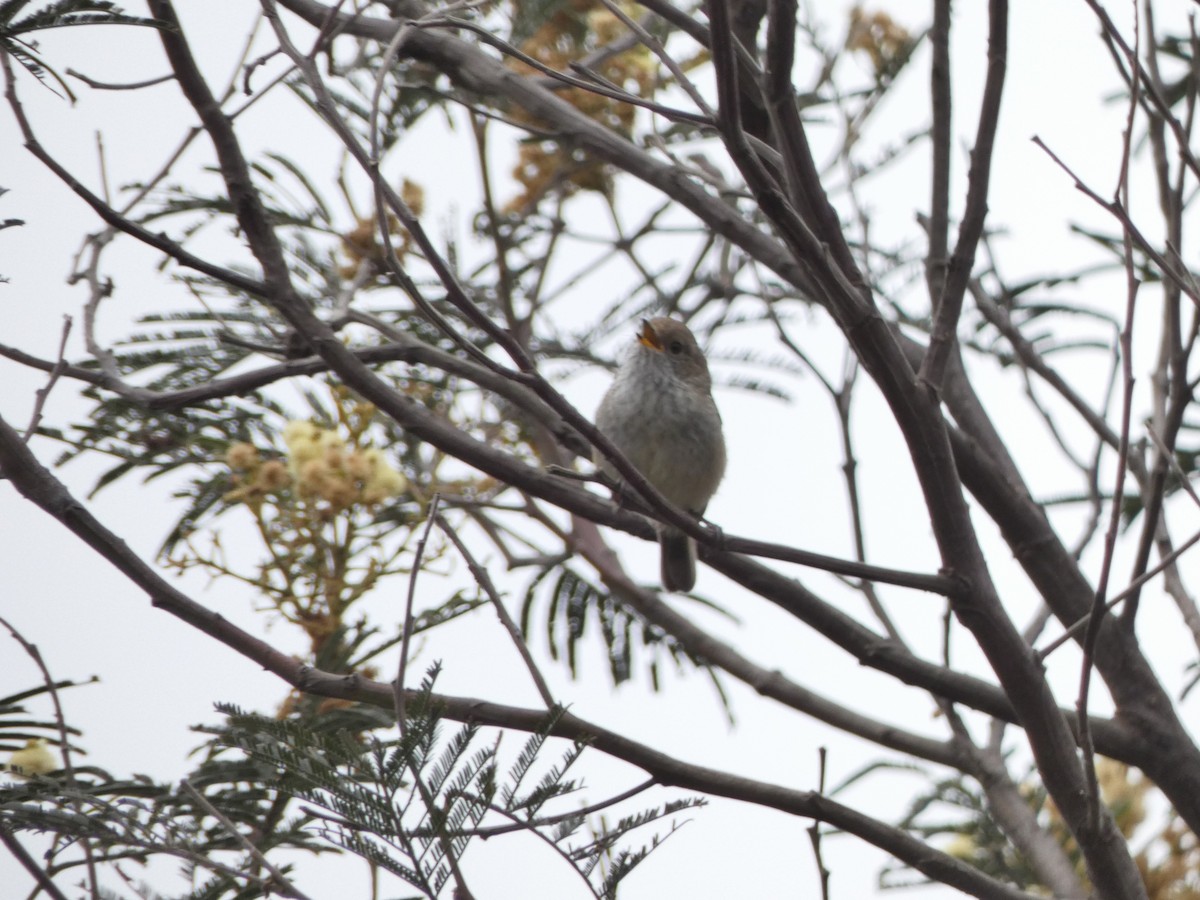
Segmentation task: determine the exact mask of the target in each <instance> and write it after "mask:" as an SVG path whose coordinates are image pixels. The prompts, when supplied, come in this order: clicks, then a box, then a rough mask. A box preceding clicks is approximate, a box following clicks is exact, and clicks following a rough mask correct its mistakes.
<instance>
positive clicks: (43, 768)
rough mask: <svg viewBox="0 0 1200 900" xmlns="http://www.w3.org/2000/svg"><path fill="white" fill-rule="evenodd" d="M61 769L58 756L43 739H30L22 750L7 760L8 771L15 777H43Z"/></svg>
mask: <svg viewBox="0 0 1200 900" xmlns="http://www.w3.org/2000/svg"><path fill="white" fill-rule="evenodd" d="M61 768H62V763H61V762H59V760H58V756H57V755H56V754H55V753H53V752H52V751H51V750H50V748H49V746H47V744H46V741H45V739H44V738H30V739H29V740H27V741H26V742H25V746H24V748H22V749H21V750H17V751H16V752H15V753H13V755H12V756H10V757H9V759H8V769H9V771H10V772H12V773H13V774H15V775H26V776H28V775H45V774H46V773H47V772H53V771H55V770H57V769H61Z"/></svg>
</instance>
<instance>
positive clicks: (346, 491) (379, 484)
mask: <svg viewBox="0 0 1200 900" xmlns="http://www.w3.org/2000/svg"><path fill="white" fill-rule="evenodd" d="M283 443H284V446H286V447H287V469H288V473H289V474H290V476H291V479H292V482H293V484H294V485H295V488H296V491H297V492H298V493H299V495H300V496H301V497H304V498H306V499H310V498H316V499H320V500H324V501H325V502H327V503H329V504H330V505H331V506H333V507H334V508H336V509H345V508H347V507H349V506H352V505H354V504H356V503H362V504H365V505H367V506H373V505H376V504H378V503H382V502H383V501H384V500H387V499H388V498H389V497H395V496H396V495H398V494H400V493H401V492H402V491H403V490H404V489H405V488H406V487H407V486H408V483H407V482H406V481H405V479H404V476H403V475H401V474H400V473H399V472H397V471H396V470H395V469H393V468H392V467H391V465H389V464H388V461H387V459H385V458H384V455H383V453H382V451H380V450H378V449H376V448H375V447H366V448H361V447H351V446H347V444H346V442H345V440H343V439H342V437H341V435H339V434H338V433H337V432H335V431H330V430H328V429H324V428H321V427H319V426H317V425H314V424H313V423H312V422H289V423H288V425H287V427H286V428H284V430H283Z"/></svg>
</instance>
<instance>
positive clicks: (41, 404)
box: [25, 316, 72, 442]
mask: <svg viewBox="0 0 1200 900" xmlns="http://www.w3.org/2000/svg"><path fill="white" fill-rule="evenodd" d="M71 322H72V320H71V317H70V316H63V327H62V337H61V338H60V339H59V341H58V359H57V360H55V362H54V368H52V369H51V370H50V378H49V379H47V381H46V383H45V384H44V385H43V386H42V387H40V388H38V390H37V393H36V394H34V403H33V413H32V414H31V415H30V417H29V426H28V427H27V428H26V429H25V440H26V442H28V441H29V439H30V438H32V437H33V436H34V434H35V433H37V429H38V425H40V424H41V422H42V411H43V410H44V409H45V407H46V401H47V400H48V399H49V398H50V392H51V391H52V390H54V385H56V384H57V383H58V379H59V378H61V377H62V374H63V372H65V371H66V369H67V338H69V337H70V336H71Z"/></svg>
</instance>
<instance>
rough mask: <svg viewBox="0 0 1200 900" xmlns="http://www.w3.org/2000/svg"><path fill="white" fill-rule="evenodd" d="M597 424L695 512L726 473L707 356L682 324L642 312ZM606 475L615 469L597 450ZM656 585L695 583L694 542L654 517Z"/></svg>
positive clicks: (676, 587) (663, 489) (665, 491)
mask: <svg viewBox="0 0 1200 900" xmlns="http://www.w3.org/2000/svg"><path fill="white" fill-rule="evenodd" d="M596 427H597V428H599V429H600V431H601V432H602V433H603V434H604V435H605V437H607V438H608V439H609V440H610V441H612V442H613V443H614V444H615V445H616V446H617V449H619V450H620V451H621V452H622V453H623V454H625V457H626V458H627V459H628V460H629V461H630V462H631V463H633V464H634V465H635V466H636V467H637V468H638V470H639V471H640V472H641V473H642V474H643V475H644V476H646V480H647V481H649V482H650V483H651V484H652V485H654V486H655V487H656V488H657V489H658V490H659V492H660V493H661V494H662V495H663V496H664V497H666V498H667V499H668V500H670V501H671V502H672V503H674V504H675V505H676V506H679V507H682V508H683V509H685V510H687V511H688V512H690V513H692V514H693V515H695V516H700V515H702V514H703V513H704V510H705V507H707V506H708V501H709V500H710V499H712V495H713V494H714V493H716V490H717V485H719V484H720V483H721V478H722V477H723V476H724V474H725V437H724V435H723V434H722V431H721V414H720V413H719V412H717V405H716V403H714V402H713V398H712V378H711V377H710V376H709V374H708V363H707V362H705V360H704V354H703V353H702V352H701V350H700V346H699V345H698V344H697V343H696V338H695V337H693V335H692V333H691V332H690V331H689V330H688V328H687V326H686V325H684V324H683V323H682V322H678V321H676V320H675V319H668V318H658V319H643V320H642V328H641V331H640V332H639V333H638V335H637V343H636V344H634V346H633V348H632V350H631V351H630V352H629V354H628V355H627V356H626V357H625V360H624V362H622V364H621V367H620V369H618V370H617V377H616V379H615V380H614V381H613V383H612V387H610V388H609V389H608V393H607V394H605V395H604V399H603V400H602V401H601V402H600V408H599V410H597V412H596ZM597 464H598V465H600V466H601V467H602V468H603V469H604V470H605V471H606V472H608V473H609V474H610V475H614V476H616V474H617V473H616V472H615V471H614V470H613V469H612V467H611V466H609V465H608V464H607V463H606V462H604V461H603V460H602V459H601V458H599V456H597ZM657 528H658V534H659V543H660V544H661V546H662V584H663V587H664V588H665V589H666V590H668V591H690V590H691V589H692V587H693V586H694V585H695V584H696V542H695V541H693V540H692V539H691V538H690V537H688V536H687V535H685V534H684V533H683V532H681V531H679V530H677V529H675V528H672V527H670V526H668V525H662V524H658V525H657Z"/></svg>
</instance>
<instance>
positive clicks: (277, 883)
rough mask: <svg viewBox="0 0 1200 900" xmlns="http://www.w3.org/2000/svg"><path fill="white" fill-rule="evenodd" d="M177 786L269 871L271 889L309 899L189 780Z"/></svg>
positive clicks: (184, 780)
mask: <svg viewBox="0 0 1200 900" xmlns="http://www.w3.org/2000/svg"><path fill="white" fill-rule="evenodd" d="M179 786H180V787H181V788H183V790H184V793H186V794H187V795H188V796H189V797H191V798H192V800H194V801H195V802H196V804H197V805H198V806H200V808H201V809H203V810H204V811H205V812H206V813H208V814H209V815H210V816H212V817H213V818H214V819H216V820H217V821H218V822H220V823H221V827H222V828H224V829H225V831H226V832H227V833H228V834H229V836H230V837H231V838H233V839H234V840H235V841H237V842H238V844H240V845H241V847H242V849H243V850H245V851H246V852H247V853H249V854H250V856H251V857H253V858H254V861H255V862H256V863H258V865H260V866H262V867H263V868H264V869H266V870H267V871H268V872H270V873H271V877H272V878H273V879H274V886H273V891H278V892H279V893H280V894H282V895H283V896H285V897H294V898H296V900H309V898H308V895H307V894H305V893H304V892H303V891H301V890H300V889H299V888H298V887H296V886H295V885H294V884H292V882H291V880H290V879H289V878H288V877H287V876H286V875H284V874H283V872H282V871H281V870H280V869H279V867H278V866H276V865H275V864H274V863H272V862H271V861H270V860H269V859H267V857H266V856H265V855H264V854H263V852H262V851H261V850H259V849H258V848H257V847H255V846H254V843H253V842H252V841H251V840H250V839H249V838H248V837H246V836H245V835H244V834H242V832H241V829H239V828H238V827H237V825H236V824H234V822H233V821H232V820H231V819H230V818H229V817H228V816H227V815H225V814H224V813H223V812H221V811H220V810H219V809H217V808H216V807H215V806H213V805H212V803H210V802H209V800H208V798H207V797H205V796H204V795H203V794H202V793H200V792H199V791H198V790H196V788H195V787H193V786H192V783H191V782H190V781H188V780H187V779H186V778H182V779H180V781H179Z"/></svg>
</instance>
